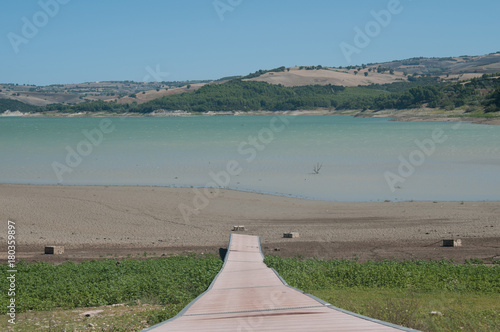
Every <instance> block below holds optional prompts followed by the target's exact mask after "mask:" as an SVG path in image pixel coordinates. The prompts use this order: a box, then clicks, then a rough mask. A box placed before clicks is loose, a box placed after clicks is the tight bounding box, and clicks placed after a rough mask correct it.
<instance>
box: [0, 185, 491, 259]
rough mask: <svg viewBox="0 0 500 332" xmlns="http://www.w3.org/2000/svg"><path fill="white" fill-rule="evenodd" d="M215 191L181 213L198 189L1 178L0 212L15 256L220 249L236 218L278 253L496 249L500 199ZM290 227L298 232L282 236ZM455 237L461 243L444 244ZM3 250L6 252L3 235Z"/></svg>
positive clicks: (449, 254) (364, 255)
mask: <svg viewBox="0 0 500 332" xmlns="http://www.w3.org/2000/svg"><path fill="white" fill-rule="evenodd" d="M212 193H213V195H214V196H215V197H213V198H211V199H209V200H208V205H207V206H206V207H204V208H203V209H200V210H198V211H197V214H195V213H192V214H191V215H190V217H189V218H185V217H184V216H183V214H182V212H181V210H180V209H179V206H180V205H184V208H185V209H188V208H189V207H191V208H193V207H194V203H193V202H194V200H196V197H199V196H197V195H196V194H195V190H194V189H191V188H167V187H111V186H109V187H104V186H103V187H99V186H31V185H9V184H0V206H1V210H0V219H1V220H2V221H3V223H4V225H6V223H7V220H13V221H15V222H16V226H17V230H16V237H17V241H18V258H25V259H28V260H49V261H50V260H52V261H57V260H59V261H60V260H67V259H72V260H82V259H89V258H97V257H102V256H103V255H104V256H106V255H113V256H117V257H122V256H125V255H129V254H135V253H139V252H143V251H147V252H153V251H154V252H155V253H158V254H160V253H166V254H168V253H176V252H186V251H195V252H217V251H218V249H219V248H223V247H225V246H227V242H228V239H229V234H230V233H231V229H232V226H233V225H244V226H245V228H246V231H245V233H246V234H252V235H259V236H261V240H262V245H263V247H264V249H265V252H266V253H277V254H280V255H283V256H294V255H297V254H300V255H304V256H317V257H325V258H332V257H336V258H342V257H343V258H349V257H352V256H353V255H357V256H359V257H360V258H361V259H383V258H398V259H399V258H400V259H408V258H419V259H420V258H421V259H441V258H453V259H458V260H463V259H467V258H483V259H499V258H500V223H499V219H500V218H499V215H500V214H499V212H500V203H499V202H399V203H395V202H386V203H370V202H364V203H344V202H342V203H340V202H325V201H312V200H303V199H296V198H289V197H279V196H271V195H264V194H257V193H247V192H239V191H232V190H220V192H219V193H218V195H215V194H216V193H215V192H213V189H212ZM198 203H199V204H201V203H203V202H201V201H200V202H198ZM205 203H206V202H205ZM6 229H7V228H6V226H5V227H4V230H5V231H4V234H0V241H1V243H2V244H4V243H6V236H7V235H6ZM289 231H294V232H299V234H300V238H298V239H284V238H283V233H284V232H289ZM452 238H460V239H462V242H463V247H461V248H443V247H442V246H441V244H442V240H443V239H452ZM48 245H63V246H64V247H65V249H66V251H65V254H64V255H61V256H58V257H55V256H52V255H50V256H49V255H42V253H43V249H44V247H45V246H48ZM278 250H279V251H278ZM1 251H2V253H1V254H0V257H1V258H5V257H4V256H5V255H6V244H5V245H3V246H2V248H1ZM54 257H55V258H54Z"/></svg>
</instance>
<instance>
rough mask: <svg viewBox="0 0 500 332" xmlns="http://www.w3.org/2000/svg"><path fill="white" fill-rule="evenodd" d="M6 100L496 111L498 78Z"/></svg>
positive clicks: (64, 108) (243, 84) (111, 106)
mask: <svg viewBox="0 0 500 332" xmlns="http://www.w3.org/2000/svg"><path fill="white" fill-rule="evenodd" d="M278 70H279V69H278ZM7 103H8V104H9V105H10V107H11V108H10V109H11V110H12V111H14V110H24V111H30V112H47V111H58V112H63V113H75V112H88V113H95V112H110V113H129V112H134V113H150V112H153V111H155V110H159V109H162V110H167V111H173V110H184V111H188V112H207V111H213V112H218V111H259V110H265V111H282V110H301V109H316V108H332V109H339V110H342V109H372V110H382V109H408V108H419V107H424V106H425V107H431V108H442V109H454V108H457V107H462V106H465V107H467V110H471V111H472V110H477V109H481V110H484V111H485V112H497V111H500V78H499V74H485V75H483V76H482V77H478V78H473V79H471V80H468V81H462V82H440V81H439V80H438V78H436V77H429V76H421V77H415V76H413V78H412V80H411V81H408V82H406V81H405V82H395V83H390V84H383V85H379V84H372V85H370V86H358V87H343V86H336V85H307V86H298V87H285V86H283V85H274V84H268V83H266V82H252V81H243V80H242V79H240V78H237V79H233V80H230V81H228V82H226V83H222V84H207V85H205V86H203V87H201V88H200V89H198V90H196V91H194V92H186V93H182V94H177V95H168V96H164V97H161V98H158V99H154V100H151V101H149V102H146V103H143V104H137V103H135V102H133V103H128V104H118V103H116V102H105V101H90V102H84V103H80V104H76V105H63V104H51V105H47V106H42V107H36V106H30V105H26V104H23V103H20V102H17V101H8V102H6V101H3V102H2V100H0V107H1V106H2V105H3V104H7ZM23 105H26V106H23Z"/></svg>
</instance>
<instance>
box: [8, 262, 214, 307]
mask: <svg viewBox="0 0 500 332" xmlns="http://www.w3.org/2000/svg"><path fill="white" fill-rule="evenodd" d="M221 267H222V261H221V260H220V258H219V257H218V256H196V255H190V256H178V257H168V258H162V259H147V260H123V261H120V262H118V261H116V260H111V259H107V260H100V261H95V260H94V261H87V262H82V263H81V264H75V263H72V262H67V263H64V264H61V265H52V264H49V263H19V264H18V265H17V274H16V277H17V278H16V304H17V308H16V309H17V310H16V312H17V313H22V312H26V311H28V310H37V311H40V310H52V309H54V308H63V309H71V308H79V307H92V306H103V305H111V304H117V303H128V302H135V301H137V300H141V299H145V298H146V299H148V300H151V299H154V302H155V303H158V304H162V305H167V304H169V305H177V304H183V305H185V304H187V303H189V302H190V301H191V300H193V299H194V298H195V297H196V296H198V295H199V294H200V293H202V292H203V291H205V290H206V289H207V287H208V286H209V285H210V282H211V281H212V280H213V278H214V277H215V275H216V274H217V273H218V272H219V270H220V268H221ZM7 269H8V268H7V265H5V264H4V265H2V266H0V277H1V278H2V280H6V276H7V272H6V271H7ZM7 293H8V283H6V282H3V283H1V286H0V307H1V309H0V312H1V313H2V314H3V313H5V312H6V308H7V304H8V301H9V297H8V294H7ZM181 309H182V308H181ZM179 310H180V309H179Z"/></svg>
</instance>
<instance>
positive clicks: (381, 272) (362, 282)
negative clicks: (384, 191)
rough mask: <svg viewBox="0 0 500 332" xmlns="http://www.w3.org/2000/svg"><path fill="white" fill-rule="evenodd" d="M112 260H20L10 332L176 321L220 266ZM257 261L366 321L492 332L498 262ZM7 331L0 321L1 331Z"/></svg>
mask: <svg viewBox="0 0 500 332" xmlns="http://www.w3.org/2000/svg"><path fill="white" fill-rule="evenodd" d="M117 262H118V261H117V260H110V259H107V260H100V261H88V262H83V263H81V264H75V263H71V262H68V263H65V264H61V265H52V264H48V263H19V264H18V266H17V271H18V272H17V280H16V288H17V289H16V303H17V322H18V324H16V329H15V330H16V331H33V330H37V329H39V328H41V327H47V326H48V328H49V329H50V330H52V331H65V330H66V331H73V330H76V331H79V330H83V329H87V328H88V324H89V323H92V324H94V326H95V327H98V329H99V330H103V331H137V330H141V329H143V328H145V327H147V326H151V325H154V324H156V323H158V322H161V321H164V320H166V319H168V318H171V317H173V316H175V315H176V314H177V313H178V312H179V311H180V310H182V308H184V307H185V306H186V305H187V304H188V303H189V302H190V301H192V300H193V299H194V298H195V297H196V296H198V295H199V294H200V293H202V292H203V291H205V290H206V288H207V287H208V286H209V284H210V282H211V281H212V280H213V278H214V277H215V275H216V274H217V273H218V271H219V270H220V268H221V267H222V261H221V260H220V258H219V257H218V256H211V255H204V256H202V255H189V256H177V257H166V258H158V259H146V260H139V259H131V260H122V261H119V264H117ZM265 262H266V263H267V264H268V265H269V266H271V267H274V268H275V269H276V270H277V271H278V272H279V273H280V275H281V276H282V277H283V278H284V279H285V280H286V281H287V282H288V283H289V284H290V285H291V286H294V287H297V288H299V289H301V290H303V291H305V292H308V293H311V294H313V295H315V296H317V297H319V298H321V299H323V300H325V301H328V302H329V303H332V304H333V305H335V306H337V307H340V308H343V309H346V310H350V311H353V312H357V313H360V314H363V315H367V316H370V317H373V318H377V319H381V320H384V321H388V322H391V323H395V324H399V325H403V326H407V327H411V328H415V329H420V330H423V331H498V330H500V264H492V265H490V266H487V265H485V264H482V263H481V261H480V260H469V261H468V262H467V263H466V264H461V265H458V264H453V263H452V262H450V261H403V262H398V261H382V262H366V263H358V262H357V261H355V260H330V261H326V260H316V259H306V260H304V259H299V258H295V259H283V258H279V257H275V256H267V257H266V259H265ZM7 270H8V268H7V266H6V265H1V266H0V278H4V280H5V277H6V271H7ZM8 300H9V299H8V297H7V283H1V286H0V306H1V308H2V309H1V310H2V313H5V308H6V305H7V301H8ZM118 303H120V304H122V305H121V306H119V307H114V306H112V305H113V304H118ZM90 307H92V310H94V309H102V310H104V312H103V313H100V314H98V315H96V316H95V317H91V318H85V317H84V316H82V315H81V312H83V311H85V310H87V309H84V308H90ZM431 312H437V313H436V314H431ZM7 326H8V323H7V316H6V315H2V317H0V330H3V329H5V328H6V327H7ZM42 330H43V328H42Z"/></svg>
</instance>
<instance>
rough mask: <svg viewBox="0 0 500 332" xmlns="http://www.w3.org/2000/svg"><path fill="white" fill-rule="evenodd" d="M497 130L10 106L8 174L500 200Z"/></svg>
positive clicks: (1, 175)
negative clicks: (30, 111) (30, 114)
mask: <svg viewBox="0 0 500 332" xmlns="http://www.w3.org/2000/svg"><path fill="white" fill-rule="evenodd" d="M499 142H500V126H487V125H474V124H453V123H435V122H393V121H389V120H388V119H374V118H352V117H345V116H297V117H293V116H286V117H272V116H221V117H169V118H146V117H144V118H15V117H14V118H8V117H2V118H0V158H1V159H0V182H1V183H23V184H58V183H59V184H66V185H156V186H195V187H206V186H214V185H215V186H221V187H228V188H234V189H239V190H249V191H257V192H265V193H274V194H282V195H291V196H298V197H307V198H312V199H323V200H332V201H380V200H386V199H389V200H411V199H413V200H500V189H499V188H500V144H499ZM317 163H320V164H322V167H321V169H320V171H319V174H313V167H314V165H315V164H317Z"/></svg>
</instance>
